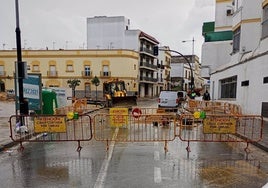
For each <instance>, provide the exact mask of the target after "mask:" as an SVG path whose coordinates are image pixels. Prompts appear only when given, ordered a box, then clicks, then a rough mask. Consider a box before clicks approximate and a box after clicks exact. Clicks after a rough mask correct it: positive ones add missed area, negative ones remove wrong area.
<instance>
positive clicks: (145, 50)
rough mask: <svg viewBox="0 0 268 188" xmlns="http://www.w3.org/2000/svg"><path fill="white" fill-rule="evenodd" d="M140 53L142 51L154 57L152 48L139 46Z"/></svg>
mask: <svg viewBox="0 0 268 188" xmlns="http://www.w3.org/2000/svg"><path fill="white" fill-rule="evenodd" d="M140 53H144V54H146V55H150V56H152V57H154V52H153V50H151V49H149V48H145V47H140Z"/></svg>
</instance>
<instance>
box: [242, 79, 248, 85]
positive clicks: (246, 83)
mask: <svg viewBox="0 0 268 188" xmlns="http://www.w3.org/2000/svg"><path fill="white" fill-rule="evenodd" d="M248 85H249V80H245V81H243V82H241V86H248Z"/></svg>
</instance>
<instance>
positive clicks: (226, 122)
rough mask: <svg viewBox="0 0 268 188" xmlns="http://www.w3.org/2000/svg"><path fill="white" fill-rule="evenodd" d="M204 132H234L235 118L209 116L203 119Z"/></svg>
mask: <svg viewBox="0 0 268 188" xmlns="http://www.w3.org/2000/svg"><path fill="white" fill-rule="evenodd" d="M203 126H204V130H203V131H204V133H205V134H214V133H215V134H235V133H236V120H235V119H234V118H229V117H211V118H206V119H204V121H203Z"/></svg>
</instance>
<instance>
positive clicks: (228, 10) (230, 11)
mask: <svg viewBox="0 0 268 188" xmlns="http://www.w3.org/2000/svg"><path fill="white" fill-rule="evenodd" d="M233 14H234V10H233V9H227V10H226V15H227V16H232V15H233Z"/></svg>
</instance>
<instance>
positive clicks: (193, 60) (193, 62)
mask: <svg viewBox="0 0 268 188" xmlns="http://www.w3.org/2000/svg"><path fill="white" fill-rule="evenodd" d="M182 42H183V43H185V42H192V58H191V60H192V62H191V63H192V67H193V66H194V64H195V58H194V42H195V40H194V37H193V39H192V40H183V41H182ZM191 74H193V71H192V72H191ZM193 76H194V75H192V77H193Z"/></svg>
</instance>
